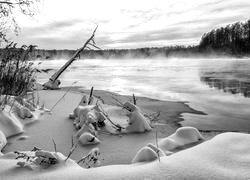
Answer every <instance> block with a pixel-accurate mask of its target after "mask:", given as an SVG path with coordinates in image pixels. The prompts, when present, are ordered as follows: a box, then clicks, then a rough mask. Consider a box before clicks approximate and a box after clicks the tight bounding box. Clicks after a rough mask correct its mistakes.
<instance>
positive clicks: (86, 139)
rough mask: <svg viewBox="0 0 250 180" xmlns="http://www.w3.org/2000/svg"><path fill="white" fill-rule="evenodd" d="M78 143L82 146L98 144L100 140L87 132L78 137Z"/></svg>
mask: <svg viewBox="0 0 250 180" xmlns="http://www.w3.org/2000/svg"><path fill="white" fill-rule="evenodd" d="M78 140H79V142H80V143H81V144H82V145H90V144H99V143H100V140H99V139H98V138H97V137H95V136H93V135H92V134H91V133H89V132H85V133H83V134H82V135H81V136H80V137H79V139H78Z"/></svg>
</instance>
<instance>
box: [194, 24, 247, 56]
mask: <svg viewBox="0 0 250 180" xmlns="http://www.w3.org/2000/svg"><path fill="white" fill-rule="evenodd" d="M199 49H200V51H209V50H213V51H222V52H226V53H227V54H246V53H248V54H249V53H250V20H248V21H246V22H244V23H242V22H237V23H234V24H231V25H227V26H226V27H221V28H218V29H213V30H212V31H210V32H208V33H205V34H204V35H203V36H202V38H201V41H200V44H199Z"/></svg>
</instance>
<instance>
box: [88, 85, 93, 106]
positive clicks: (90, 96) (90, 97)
mask: <svg viewBox="0 0 250 180" xmlns="http://www.w3.org/2000/svg"><path fill="white" fill-rule="evenodd" d="M93 91H94V87H91V90H90V93H89V102H88V105H90V103H91V100H92V97H93Z"/></svg>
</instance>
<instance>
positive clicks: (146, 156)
mask: <svg viewBox="0 0 250 180" xmlns="http://www.w3.org/2000/svg"><path fill="white" fill-rule="evenodd" d="M171 154H173V153H172V152H170V151H168V152H167V154H166V153H165V152H164V151H163V150H161V149H160V148H157V147H156V146H155V145H153V144H151V143H149V144H148V145H147V146H145V147H143V148H141V149H140V150H139V151H138V152H137V153H136V155H135V157H134V158H133V160H132V163H139V162H150V161H154V160H156V159H157V158H158V155H159V157H163V156H169V155H171Z"/></svg>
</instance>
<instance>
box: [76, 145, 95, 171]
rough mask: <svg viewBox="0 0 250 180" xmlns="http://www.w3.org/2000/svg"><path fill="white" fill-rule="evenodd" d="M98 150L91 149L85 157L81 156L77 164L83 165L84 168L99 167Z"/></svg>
mask: <svg viewBox="0 0 250 180" xmlns="http://www.w3.org/2000/svg"><path fill="white" fill-rule="evenodd" d="M99 156H100V151H99V148H94V149H92V150H91V151H90V152H89V153H88V154H87V155H86V156H83V157H82V158H81V159H80V160H79V161H78V162H77V164H80V163H83V164H84V166H85V167H86V168H91V167H95V166H97V165H99V163H100V161H99Z"/></svg>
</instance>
